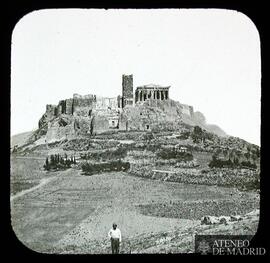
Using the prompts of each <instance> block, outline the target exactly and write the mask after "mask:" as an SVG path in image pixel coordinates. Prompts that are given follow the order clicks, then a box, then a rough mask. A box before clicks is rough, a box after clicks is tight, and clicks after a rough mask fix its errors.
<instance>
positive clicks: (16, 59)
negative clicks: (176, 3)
mask: <svg viewBox="0 0 270 263" xmlns="http://www.w3.org/2000/svg"><path fill="white" fill-rule="evenodd" d="M122 74H133V79H134V90H135V88H136V87H137V86H140V85H144V84H149V83H155V84H159V85H166V86H167V85H170V86H171V88H170V98H172V99H174V100H177V101H180V102H181V103H184V104H189V105H192V106H193V107H194V110H195V111H201V112H202V113H203V114H204V115H205V116H206V120H207V122H208V123H211V124H217V125H218V126H220V127H221V128H222V129H223V130H224V131H225V132H226V133H227V134H229V135H233V136H236V137H240V138H242V139H245V140H247V141H248V142H251V143H255V144H257V145H260V98H261V97H260V96H261V61H260V38H259V33H258V31H257V29H256V26H255V25H254V24H253V22H252V21H251V20H250V19H249V18H248V17H247V16H246V15H244V14H242V13H239V12H236V11H232V10H221V9H219V10H217V9H175V10H169V9H167V10H166V9H165V10H95V9H92V10H90V9H52V10H48V9H47V10H46V9H45V10H39V11H35V12H32V13H29V14H27V15H26V16H24V17H23V18H22V19H21V20H19V21H18V23H17V24H16V26H15V28H14V30H13V35H12V50H11V135H13V134H17V133H21V132H25V131H29V130H33V129H36V128H37V126H38V120H39V118H40V117H41V116H42V114H43V113H44V112H45V107H46V104H58V101H59V100H61V99H67V98H71V97H72V96H73V94H74V93H79V94H82V95H85V94H96V95H98V96H105V97H114V96H117V95H120V94H121V91H122V87H121V83H122Z"/></svg>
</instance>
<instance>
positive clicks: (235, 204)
mask: <svg viewBox="0 0 270 263" xmlns="http://www.w3.org/2000/svg"><path fill="white" fill-rule="evenodd" d="M12 163H13V164H16V169H15V168H14V167H15V166H14V165H13V166H12V169H11V173H12V174H11V190H12V191H11V193H12V195H11V219H12V226H13V229H14V232H15V234H16V236H17V237H18V239H19V240H20V241H21V242H22V243H23V244H24V245H26V246H27V247H28V248H30V249H32V250H35V251H38V252H42V253H109V252H110V243H109V240H108V238H107V233H108V231H109V229H110V228H111V225H112V222H117V224H118V226H119V228H120V229H121V231H122V236H123V242H122V248H121V252H122V253H134V252H136V253H143V252H145V253H153V252H154V253H156V252H163V249H164V247H163V248H160V249H159V245H158V244H159V243H157V242H158V240H164V237H165V240H166V237H167V236H169V237H170V238H171V239H170V240H174V241H175V242H174V245H175V247H174V250H173V251H176V252H177V251H179V252H182V251H183V249H182V250H181V248H180V247H179V248H177V242H178V241H179V240H178V241H177V237H178V238H179V235H180V233H183V235H184V236H185V238H187V239H188V240H189V241H188V242H191V239H192V234H193V232H194V231H195V229H197V230H196V231H199V230H198V229H201V226H200V220H198V219H199V218H200V217H201V216H202V215H207V214H216V215H229V214H232V213H239V212H241V213H247V212H250V211H252V210H254V209H255V208H258V194H256V193H253V192H239V191H236V190H235V189H233V188H225V187H215V186H206V185H189V184H181V183H173V182H161V181H158V180H151V179H146V178H140V177H133V176H130V175H128V174H127V173H123V172H112V173H104V174H98V175H93V176H85V175H82V174H81V171H80V170H76V169H68V170H66V171H62V172H60V171H58V172H45V171H43V169H42V165H43V163H44V160H41V159H31V158H16V159H14V158H13V159H12ZM256 224H257V222H256V221H255V222H253V223H252V226H251V227H250V228H249V229H248V231H251V232H253V233H254V231H256ZM207 229H208V233H211V227H208V228H207ZM212 230H213V232H214V231H216V230H215V229H214V228H212ZM228 231H231V233H234V229H233V228H232V229H231V230H228ZM173 238H174V239H173ZM183 240H184V239H182V242H183ZM176 241H177V242H176ZM160 242H161V243H162V241H160ZM149 244H150V245H149ZM177 249H179V250H177Z"/></svg>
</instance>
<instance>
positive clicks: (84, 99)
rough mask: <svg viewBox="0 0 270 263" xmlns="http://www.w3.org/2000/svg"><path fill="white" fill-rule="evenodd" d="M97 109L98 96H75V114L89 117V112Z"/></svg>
mask: <svg viewBox="0 0 270 263" xmlns="http://www.w3.org/2000/svg"><path fill="white" fill-rule="evenodd" d="M95 107H96V96H95V95H91V94H90V95H85V96H81V95H79V94H74V95H73V113H75V115H76V113H77V115H85V116H87V115H89V111H90V110H92V109H93V108H95Z"/></svg>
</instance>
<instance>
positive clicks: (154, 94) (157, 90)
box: [135, 85, 170, 102]
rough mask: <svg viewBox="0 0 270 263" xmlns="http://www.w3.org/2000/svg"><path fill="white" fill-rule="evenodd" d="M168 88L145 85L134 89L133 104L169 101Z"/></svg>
mask: <svg viewBox="0 0 270 263" xmlns="http://www.w3.org/2000/svg"><path fill="white" fill-rule="evenodd" d="M169 88H170V86H168V87H162V86H158V85H146V86H140V87H137V88H136V91H135V102H137V101H145V100H147V99H154V100H168V99H169Z"/></svg>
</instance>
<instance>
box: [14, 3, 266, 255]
mask: <svg viewBox="0 0 270 263" xmlns="http://www.w3.org/2000/svg"><path fill="white" fill-rule="evenodd" d="M10 81H11V85H10V86H11V88H10V93H11V109H10V114H11V115H10V125H11V126H10V127H11V128H10V218H11V225H12V229H13V231H14V234H15V235H16V238H17V239H18V241H19V242H21V243H22V244H23V245H24V246H25V247H27V248H28V249H30V250H32V251H35V252H38V253H45V254H72V255H74V254H76V255H77V254H84V255H93V254H187V253H190V254H194V253H200V254H207V253H208V252H211V251H212V253H213V254H215V253H216V254H219V253H229V254H238V255H239V254H240V255H242V253H249V254H252V255H258V254H264V253H265V250H264V249H263V248H260V249H258V248H257V249H253V250H252V249H249V250H248V249H247V250H237V249H236V248H234V249H233V250H232V249H230V250H228V251H226V252H224V250H221V249H220V247H222V244H221V243H218V242H216V241H215V240H214V241H211V242H212V243H211V244H212V245H213V246H214V247H215V245H216V247H215V248H213V250H211V249H210V243H209V242H208V243H207V240H206V239H204V240H202V239H200V237H201V236H222V237H223V238H222V239H223V240H224V237H226V236H241V237H245V239H242V241H243V242H242V243H241V244H242V245H243V244H244V245H243V246H245V247H248V245H249V244H248V243H249V241H250V240H251V239H252V237H253V236H254V235H255V234H256V232H257V229H258V224H259V219H260V198H261V196H260V178H261V43H260V35H259V32H258V30H257V28H256V25H255V24H254V23H253V21H252V20H251V19H250V18H249V17H248V16H247V15H245V14H244V13H241V12H239V11H236V10H229V9H215V8H212V9H203V8H197V9H192V8H189V9H185V8H178V9H177V8H175V9H174V8H172V9H166V8H165V9H116V8H112V9H95V8H92V9H87V8H85V9H83V8H70V9H64V8H59V9H53V8H52V9H41V10H36V11H33V12H30V13H27V14H26V15H25V16H23V17H22V18H21V19H20V20H19V21H18V22H17V23H16V26H15V27H14V29H13V32H12V43H11V76H10ZM196 240H197V241H198V240H199V241H200V242H199V241H198V242H199V243H196V242H195V241H196ZM239 240H240V239H239ZM239 240H238V241H239ZM195 243H196V244H195ZM235 243H236V242H235V239H233V240H232V241H231V244H233V246H236V245H235ZM220 244H221V245H220ZM238 244H239V242H238ZM245 244H246V245H245ZM212 245H211V246H212ZM218 245H220V246H218ZM210 250H211V251H210Z"/></svg>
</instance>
